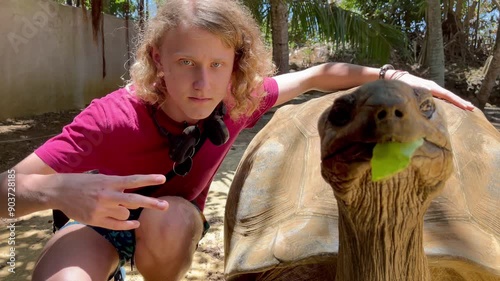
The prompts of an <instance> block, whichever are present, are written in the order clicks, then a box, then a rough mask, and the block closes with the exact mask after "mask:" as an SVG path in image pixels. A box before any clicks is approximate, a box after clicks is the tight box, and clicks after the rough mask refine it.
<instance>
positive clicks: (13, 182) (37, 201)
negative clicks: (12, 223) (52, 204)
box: [0, 169, 49, 218]
mask: <svg viewBox="0 0 500 281" xmlns="http://www.w3.org/2000/svg"><path fill="white" fill-rule="evenodd" d="M43 177H44V176H42V175H24V174H17V173H16V170H14V169H9V170H7V171H5V172H3V173H2V174H0V200H1V201H0V202H1V203H0V206H1V207H0V217H2V218H19V217H22V216H24V215H28V214H30V213H34V212H37V211H41V210H44V209H48V208H49V207H48V205H49V204H48V199H47V198H48V197H47V196H46V194H44V193H42V192H41V191H40V190H41V189H40V185H41V182H40V181H37V180H41V179H43ZM37 182H38V184H37Z"/></svg>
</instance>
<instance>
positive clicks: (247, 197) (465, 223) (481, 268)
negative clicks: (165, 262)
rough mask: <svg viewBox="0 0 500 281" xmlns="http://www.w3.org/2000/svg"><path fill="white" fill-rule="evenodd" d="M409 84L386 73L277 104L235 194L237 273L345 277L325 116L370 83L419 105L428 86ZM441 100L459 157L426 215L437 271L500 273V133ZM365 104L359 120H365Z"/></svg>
mask: <svg viewBox="0 0 500 281" xmlns="http://www.w3.org/2000/svg"><path fill="white" fill-rule="evenodd" d="M402 84H404V83H402V82H395V83H393V82H378V81H377V82H375V83H369V85H366V86H362V87H361V88H356V89H351V90H348V91H343V92H336V93H333V94H328V95H324V96H322V97H319V98H316V99H313V100H310V101H307V102H305V103H302V104H296V105H286V106H283V107H281V108H280V109H278V110H277V111H276V113H275V114H274V116H273V117H272V119H271V120H270V121H269V123H267V124H266V126H265V127H264V128H263V129H262V130H260V131H259V133H258V134H257V135H256V136H255V137H254V139H253V140H252V142H251V143H250V144H249V146H248V148H247V149H246V151H245V153H244V155H243V157H242V159H241V162H240V164H239V166H238V168H237V171H236V175H235V177H234V180H233V182H232V185H231V188H230V191H229V194H228V199H227V205H226V213H225V231H224V236H225V245H224V246H225V248H224V249H225V275H226V279H227V280H287V281H290V280H335V276H336V274H337V271H338V269H339V268H338V266H340V265H337V263H338V262H339V260H338V255H339V252H338V251H339V239H340V237H339V204H338V202H337V199H339V198H340V199H342V198H341V196H340V195H339V194H338V193H337V194H336V193H334V192H333V191H332V190H333V189H332V185H330V184H329V183H328V182H327V181H325V179H324V178H323V177H322V169H324V168H325V167H322V155H321V154H322V149H323V150H325V149H328V148H325V147H324V146H331V145H332V144H331V143H323V148H322V140H321V138H320V134H325V132H321V131H318V122H322V121H321V120H322V119H325V118H328V114H329V112H330V111H331V110H332V107H333V105H334V102H335V101H336V100H338V99H341V98H343V97H346V96H351V95H357V94H358V95H359V92H360V91H362V92H365V93H369V94H371V95H374V97H375V95H380V96H383V95H385V93H387V92H391V94H392V95H396V96H405V95H406V97H405V98H406V99H408V100H409V101H411V102H412V103H415V104H416V105H415V106H417V107H418V103H417V102H413V101H412V100H414V99H415V97H414V96H415V95H417V94H416V93H418V91H415V89H411V88H410V87H409V86H407V85H406V84H404V85H402ZM412 90H413V91H412ZM421 91H423V90H421ZM427 95H430V94H429V93H427ZM380 99H382V98H380ZM431 100H432V98H431ZM382 103H384V101H382ZM403 103H405V104H408V101H406V102H403ZM433 104H435V113H434V115H436V114H439V115H441V116H444V118H445V119H446V120H447V122H441V123H440V124H442V125H436V126H438V127H439V126H441V127H442V129H443V131H445V133H447V134H449V142H448V141H447V142H448V143H447V145H448V146H449V149H450V150H451V151H452V153H453V156H452V158H450V159H452V161H450V163H451V164H450V165H451V166H450V167H452V171H451V169H450V176H449V177H448V178H447V180H446V181H445V184H444V187H443V188H442V191H441V193H440V194H439V195H437V197H435V198H434V199H432V201H430V200H429V201H430V203H429V204H428V205H429V206H428V209H427V211H426V212H425V216H424V217H423V225H424V226H423V238H422V240H423V248H424V251H425V255H426V256H427V261H428V265H429V272H430V276H431V277H432V280H500V133H499V132H498V131H497V130H496V129H495V128H494V127H493V126H492V125H491V123H489V122H488V121H487V120H486V118H485V116H484V115H483V113H482V112H481V111H480V110H478V109H476V110H474V111H472V112H470V111H464V110H461V109H459V108H457V107H455V106H454V105H451V104H449V103H447V102H444V101H442V100H439V99H434V100H433ZM411 106H413V105H411ZM421 106H422V105H420V107H421ZM417 109H418V108H417ZM357 110H360V107H359V106H358V107H355V109H354V112H353V116H351V118H354V119H356V118H361V117H359V116H361V115H363V114H362V113H360V112H356V111H357ZM412 110H413V109H412ZM420 110H421V109H420ZM434 115H433V116H434ZM325 116H326V117H325ZM416 119H418V118H411V117H410V118H409V119H408V120H409V121H407V122H409V123H408V124H410V126H409V127H415V126H417V127H418V124H416V123H417V122H418V121H419V120H416ZM431 119H432V118H431ZM367 120H371V119H370V118H368V119H367ZM323 121H324V120H323ZM367 122H368V121H367ZM414 123H415V124H414ZM349 126H350V124H347V125H346V127H347V128H349ZM319 127H320V130H326V129H325V128H324V127H322V126H319ZM357 130H359V129H357ZM355 133H358V132H355ZM339 134H340V133H339ZM361 135H363V134H361ZM446 137H448V136H446ZM336 196H337V197H339V198H336ZM342 200H343V199H342ZM342 202H344V201H342ZM341 205H342V206H341V207H342V208H346V207H345V206H344V205H345V204H344V203H342V204H341ZM409 208H410V207H409ZM390 216H391V215H390V214H389V217H390ZM422 216H423V214H422ZM374 239H376V238H374ZM388 239H389V240H388V241H387V243H388V244H391V240H390V239H391V238H388ZM363 241H364V240H361V242H359V241H358V242H359V243H364V242H363ZM396 259H397V257H396ZM389 263H391V262H390V261H389ZM362 265H364V263H363V262H362V261H361V260H360V261H359V262H356V263H349V264H346V263H343V264H342V265H341V266H342V268H345V267H348V270H351V271H356V268H361V267H362ZM390 266H391V265H389V267H390ZM373 275H376V274H373ZM387 276H388V275H387ZM350 280H356V279H350ZM372 280H395V279H391V278H388V277H386V278H378V279H377V278H372ZM400 280H408V279H405V278H403V279H400ZM422 280H423V279H422Z"/></svg>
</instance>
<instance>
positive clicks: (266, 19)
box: [243, 0, 407, 72]
mask: <svg viewBox="0 0 500 281" xmlns="http://www.w3.org/2000/svg"><path fill="white" fill-rule="evenodd" d="M243 2H244V3H245V4H246V5H247V6H248V7H249V8H250V10H251V11H252V12H253V14H254V16H255V18H256V19H257V21H258V22H260V23H261V24H262V28H263V30H264V32H265V33H266V34H269V30H271V33H272V39H273V59H274V61H275V63H276V64H277V66H278V69H279V70H280V72H287V71H284V70H288V58H285V57H288V44H286V43H285V42H286V40H287V39H286V38H287V37H288V35H286V34H289V33H290V32H292V33H293V34H300V35H301V36H303V38H306V39H313V40H316V41H323V42H324V41H328V42H332V43H335V44H336V46H337V47H338V46H341V45H342V47H345V46H346V45H348V46H350V47H351V48H352V49H353V50H356V51H357V54H358V56H359V58H361V59H363V58H368V59H372V60H373V59H374V60H377V61H379V62H386V61H387V60H388V58H389V55H390V52H391V50H393V49H397V48H398V49H405V48H406V42H407V40H406V37H405V35H404V34H403V33H402V32H401V30H400V29H399V28H397V27H394V26H392V25H390V24H386V23H383V22H380V21H378V20H367V19H365V18H363V17H362V16H361V15H359V14H356V13H354V12H350V11H346V10H343V9H341V8H339V7H337V6H336V5H335V3H333V1H328V0H307V1H295V0H244V1H243ZM331 2H332V3H331ZM288 23H289V24H288ZM276 39H277V40H278V42H275V41H274V40H276ZM304 41H305V40H304Z"/></svg>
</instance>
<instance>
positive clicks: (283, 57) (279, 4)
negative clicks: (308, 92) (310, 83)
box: [270, 0, 290, 74]
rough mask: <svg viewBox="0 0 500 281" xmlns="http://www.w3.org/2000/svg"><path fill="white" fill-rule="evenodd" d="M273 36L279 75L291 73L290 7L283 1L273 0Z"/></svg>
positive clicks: (275, 60) (274, 54) (274, 56)
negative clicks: (289, 48)
mask: <svg viewBox="0 0 500 281" xmlns="http://www.w3.org/2000/svg"><path fill="white" fill-rule="evenodd" d="M270 4H271V34H272V40H273V60H274V63H275V64H276V67H277V68H278V74H282V73H287V72H288V71H289V68H290V66H289V63H288V61H289V60H288V5H287V4H286V3H285V2H284V1H283V0H271V2H270Z"/></svg>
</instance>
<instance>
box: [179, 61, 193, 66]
mask: <svg viewBox="0 0 500 281" xmlns="http://www.w3.org/2000/svg"><path fill="white" fill-rule="evenodd" d="M180 63H181V64H182V65H192V64H193V63H192V62H191V61H190V60H180Z"/></svg>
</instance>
